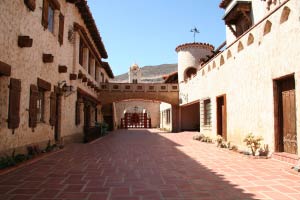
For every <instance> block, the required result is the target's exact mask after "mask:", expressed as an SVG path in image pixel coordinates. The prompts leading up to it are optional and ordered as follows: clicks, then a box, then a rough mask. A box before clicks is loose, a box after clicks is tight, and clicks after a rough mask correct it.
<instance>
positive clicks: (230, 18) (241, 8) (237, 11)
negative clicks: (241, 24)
mask: <svg viewBox="0 0 300 200" xmlns="http://www.w3.org/2000/svg"><path fill="white" fill-rule="evenodd" d="M250 11H251V1H235V2H234V4H233V5H232V7H231V8H230V9H228V10H227V11H226V13H225V15H224V17H223V20H224V21H225V22H226V24H233V23H234V22H235V21H236V19H237V18H238V17H239V16H240V15H242V14H243V12H250Z"/></svg>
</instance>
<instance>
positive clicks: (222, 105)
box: [216, 95, 227, 140]
mask: <svg viewBox="0 0 300 200" xmlns="http://www.w3.org/2000/svg"><path fill="white" fill-rule="evenodd" d="M216 103H217V134H218V135H221V136H222V137H223V139H224V140H227V113H226V110H227V109H226V95H221V96H218V97H217V99H216Z"/></svg>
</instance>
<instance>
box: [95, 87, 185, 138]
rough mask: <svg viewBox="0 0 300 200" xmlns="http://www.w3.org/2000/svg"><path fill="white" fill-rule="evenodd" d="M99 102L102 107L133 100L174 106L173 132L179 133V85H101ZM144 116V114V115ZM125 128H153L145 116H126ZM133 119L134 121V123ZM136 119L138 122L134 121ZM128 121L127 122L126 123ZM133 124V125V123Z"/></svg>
mask: <svg viewBox="0 0 300 200" xmlns="http://www.w3.org/2000/svg"><path fill="white" fill-rule="evenodd" d="M98 98H99V100H100V102H101V104H102V105H107V104H111V103H113V102H119V101H124V100H132V99H143V100H154V101H160V102H165V103H169V104H171V105H172V119H173V120H172V132H178V131H179V130H180V127H179V123H178V122H179V90H178V84H161V83H153V84H152V83H138V84H132V83H103V84H101V85H100V95H99V97H98ZM142 114H143V113H142ZM124 118H125V119H124V120H125V121H123V126H134V127H135V126H136V127H138V126H141V127H142V126H143V127H145V128H151V123H149V120H148V118H149V117H147V116H145V114H143V115H140V114H136V115H133V114H132V113H131V114H129V113H128V114H127V115H125V116H124ZM132 119H133V121H132ZM135 119H136V121H134V120H135ZM126 120H127V121H126ZM131 122H132V123H131Z"/></svg>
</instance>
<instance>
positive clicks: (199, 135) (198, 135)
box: [193, 134, 205, 141]
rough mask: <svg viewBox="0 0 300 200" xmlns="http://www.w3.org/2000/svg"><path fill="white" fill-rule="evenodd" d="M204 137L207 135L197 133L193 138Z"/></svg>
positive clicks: (199, 138)
mask: <svg viewBox="0 0 300 200" xmlns="http://www.w3.org/2000/svg"><path fill="white" fill-rule="evenodd" d="M203 137H205V136H204V135H203V134H197V135H194V136H193V140H199V141H200V140H201V139H202V138H203Z"/></svg>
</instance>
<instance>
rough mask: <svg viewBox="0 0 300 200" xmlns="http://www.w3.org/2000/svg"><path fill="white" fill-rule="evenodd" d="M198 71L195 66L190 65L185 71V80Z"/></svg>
mask: <svg viewBox="0 0 300 200" xmlns="http://www.w3.org/2000/svg"><path fill="white" fill-rule="evenodd" d="M196 73H197V69H196V68H194V67H189V68H187V69H186V71H185V80H186V79H188V78H191V77H192V76H193V75H195V74H196Z"/></svg>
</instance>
